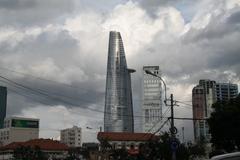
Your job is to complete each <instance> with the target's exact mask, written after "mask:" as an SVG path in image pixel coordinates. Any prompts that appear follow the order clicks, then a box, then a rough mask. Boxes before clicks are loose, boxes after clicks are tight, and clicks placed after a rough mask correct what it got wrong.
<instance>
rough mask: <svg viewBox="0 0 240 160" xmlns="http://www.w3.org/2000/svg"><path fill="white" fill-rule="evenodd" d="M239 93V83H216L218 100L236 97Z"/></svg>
mask: <svg viewBox="0 0 240 160" xmlns="http://www.w3.org/2000/svg"><path fill="white" fill-rule="evenodd" d="M237 95H238V86H237V84H231V83H217V84H216V96H217V101H227V100H229V99H232V98H235V97H237Z"/></svg>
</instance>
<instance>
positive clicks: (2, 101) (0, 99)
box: [0, 86, 7, 128]
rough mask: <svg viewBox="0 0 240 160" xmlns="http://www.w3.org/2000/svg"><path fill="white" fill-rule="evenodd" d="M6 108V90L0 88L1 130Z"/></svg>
mask: <svg viewBox="0 0 240 160" xmlns="http://www.w3.org/2000/svg"><path fill="white" fill-rule="evenodd" d="M6 108H7V88H6V87H2V86H0V128H3V123H4V119H5V117H6Z"/></svg>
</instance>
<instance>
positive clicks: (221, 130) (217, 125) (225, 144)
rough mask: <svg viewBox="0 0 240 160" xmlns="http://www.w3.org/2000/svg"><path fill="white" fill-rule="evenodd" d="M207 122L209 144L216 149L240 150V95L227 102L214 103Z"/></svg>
mask: <svg viewBox="0 0 240 160" xmlns="http://www.w3.org/2000/svg"><path fill="white" fill-rule="evenodd" d="M212 107H213V108H214V112H212V114H211V117H210V118H209V120H208V124H209V129H210V133H211V135H212V139H211V142H212V143H213V145H214V147H215V148H216V149H224V150H226V151H227V152H231V151H233V150H234V149H235V148H237V149H238V150H240V136H239V135H240V128H239V126H240V95H238V97H236V98H235V99H231V100H229V101H221V102H216V103H215V104H213V106H212Z"/></svg>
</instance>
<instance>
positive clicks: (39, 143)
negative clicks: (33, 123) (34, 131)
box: [0, 139, 69, 160]
mask: <svg viewBox="0 0 240 160" xmlns="http://www.w3.org/2000/svg"><path fill="white" fill-rule="evenodd" d="M24 147H25V149H28V150H32V151H33V152H34V151H35V152H36V151H38V153H39V152H41V154H42V157H44V158H46V159H55V160H63V159H66V157H67V156H68V149H69V148H68V146H67V145H66V144H63V143H60V142H59V141H55V140H52V139H33V140H29V141H26V142H13V143H10V144H8V145H5V146H3V147H0V160H12V159H13V158H14V152H15V153H16V151H17V150H18V149H21V148H24ZM20 154H27V152H26V153H21V152H20ZM15 156H16V155H15ZM18 156H21V155H18ZM15 158H16V157H15ZM17 158H19V157H17ZM26 159H29V157H28V158H26Z"/></svg>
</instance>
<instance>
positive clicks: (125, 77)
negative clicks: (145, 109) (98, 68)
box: [104, 31, 135, 132]
mask: <svg viewBox="0 0 240 160" xmlns="http://www.w3.org/2000/svg"><path fill="white" fill-rule="evenodd" d="M133 72H135V70H133V69H128V68H127V62H126V58H125V52H124V47H123V42H122V38H121V35H120V33H119V32H116V31H111V32H110V35H109V46H108V63H107V79H106V92H105V110H104V131H105V132H134V123H133V104H132V89H131V73H133Z"/></svg>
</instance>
